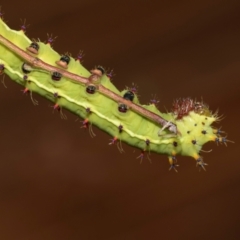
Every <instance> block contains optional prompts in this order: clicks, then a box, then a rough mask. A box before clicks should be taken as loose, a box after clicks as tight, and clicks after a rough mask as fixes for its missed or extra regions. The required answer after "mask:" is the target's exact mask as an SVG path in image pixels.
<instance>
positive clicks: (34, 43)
mask: <svg viewBox="0 0 240 240" xmlns="http://www.w3.org/2000/svg"><path fill="white" fill-rule="evenodd" d="M29 47H31V48H34V49H36V50H37V51H38V50H39V45H38V44H37V43H36V42H32V43H31V44H30V46H29Z"/></svg>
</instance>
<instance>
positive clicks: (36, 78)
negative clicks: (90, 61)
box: [0, 14, 229, 170]
mask: <svg viewBox="0 0 240 240" xmlns="http://www.w3.org/2000/svg"><path fill="white" fill-rule="evenodd" d="M1 16H2V15H1V14H0V17H1ZM25 30H26V29H25V26H22V27H21V30H19V31H15V30H11V29H10V28H9V27H8V26H7V25H6V24H5V23H4V21H3V19H2V18H0V73H6V74H7V75H8V76H9V77H10V78H11V79H12V80H14V81H15V82H17V83H19V84H20V85H23V86H24V90H23V92H24V93H30V96H31V99H32V101H33V103H34V104H36V101H35V100H33V98H32V92H36V93H38V94H40V95H42V96H44V97H45V98H47V99H49V100H50V101H52V102H54V109H56V110H58V111H59V112H60V113H61V116H62V117H64V114H63V112H62V109H68V110H69V111H71V112H73V113H74V114H76V115H78V116H79V117H81V118H83V119H84V120H83V122H82V124H83V125H82V127H85V128H89V129H90V133H91V134H93V132H92V130H91V126H92V124H93V125H96V126H97V127H99V128H100V129H102V130H104V131H106V132H107V133H109V134H110V135H111V136H112V137H113V138H112V140H111V142H110V143H109V144H110V145H111V144H116V145H117V146H118V148H119V150H120V151H122V147H121V142H125V143H127V144H129V145H132V146H134V147H136V148H139V149H141V155H140V158H142V157H143V154H144V152H147V153H148V152H156V153H160V154H166V155H168V159H169V163H170V169H174V170H176V166H177V164H176V155H183V156H190V157H193V158H194V159H195V160H196V163H197V166H199V167H200V169H201V168H202V169H204V170H205V165H207V164H206V163H204V162H203V160H202V157H201V156H200V155H199V153H200V151H201V149H202V146H203V145H204V144H205V143H207V142H209V141H215V142H217V143H224V144H226V143H227V142H228V141H229V140H227V139H226V137H221V133H223V132H222V131H221V130H218V129H216V128H213V127H211V125H212V124H213V123H214V122H216V121H218V120H219V117H218V116H217V114H212V112H211V111H210V110H209V108H208V106H206V105H205V104H204V103H203V102H196V101H194V100H192V99H190V98H186V99H178V100H176V101H174V103H173V111H172V112H171V113H161V112H160V111H159V110H158V109H157V108H156V105H155V102H154V101H152V102H151V104H149V105H140V103H139V100H138V97H137V94H136V89H135V88H134V87H133V88H130V89H126V90H124V91H122V92H119V90H118V89H117V88H116V87H115V86H114V85H113V84H112V83H111V73H106V71H105V70H104V68H103V67H101V66H98V67H97V68H96V69H93V70H91V71H88V70H86V69H85V68H84V67H83V66H82V65H81V55H80V56H79V57H78V58H77V59H73V58H72V57H71V56H70V55H69V54H64V55H59V54H58V53H57V52H55V51H54V50H53V49H52V48H51V43H52V41H53V39H52V38H51V37H49V39H48V42H47V43H43V42H40V41H31V40H30V39H29V38H28V37H27V36H26V35H25Z"/></svg>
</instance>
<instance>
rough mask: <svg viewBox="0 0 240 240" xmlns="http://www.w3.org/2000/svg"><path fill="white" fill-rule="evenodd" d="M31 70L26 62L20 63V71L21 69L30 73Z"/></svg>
mask: <svg viewBox="0 0 240 240" xmlns="http://www.w3.org/2000/svg"><path fill="white" fill-rule="evenodd" d="M31 70H32V68H31V66H29V65H28V64H27V63H23V65H22V71H23V72H24V73H25V74H28V73H30V72H31Z"/></svg>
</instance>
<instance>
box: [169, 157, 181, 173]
mask: <svg viewBox="0 0 240 240" xmlns="http://www.w3.org/2000/svg"><path fill="white" fill-rule="evenodd" d="M168 161H169V163H170V168H169V171H170V170H172V169H173V170H174V171H175V172H178V170H177V168H176V167H179V165H178V164H177V158H176V157H175V156H169V157H168Z"/></svg>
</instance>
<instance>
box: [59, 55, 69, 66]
mask: <svg viewBox="0 0 240 240" xmlns="http://www.w3.org/2000/svg"><path fill="white" fill-rule="evenodd" d="M60 61H62V62H65V63H66V64H69V62H70V57H69V56H68V55H62V56H61V58H60Z"/></svg>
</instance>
